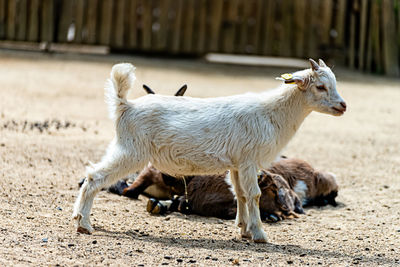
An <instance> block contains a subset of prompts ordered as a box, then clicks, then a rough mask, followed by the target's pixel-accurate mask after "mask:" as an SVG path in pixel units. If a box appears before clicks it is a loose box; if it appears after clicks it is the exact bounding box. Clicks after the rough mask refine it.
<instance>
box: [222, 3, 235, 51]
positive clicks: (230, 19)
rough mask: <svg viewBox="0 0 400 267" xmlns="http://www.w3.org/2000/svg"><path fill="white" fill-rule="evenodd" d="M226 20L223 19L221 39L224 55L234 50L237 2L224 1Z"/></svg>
mask: <svg viewBox="0 0 400 267" xmlns="http://www.w3.org/2000/svg"><path fill="white" fill-rule="evenodd" d="M226 4H227V8H226V18H225V30H224V35H223V39H222V49H223V50H224V52H226V53H232V52H234V50H235V36H236V25H237V23H238V7H239V0H228V1H226Z"/></svg>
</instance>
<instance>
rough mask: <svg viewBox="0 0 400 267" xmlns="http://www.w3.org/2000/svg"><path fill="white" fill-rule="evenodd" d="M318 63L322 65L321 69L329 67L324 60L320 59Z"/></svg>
mask: <svg viewBox="0 0 400 267" xmlns="http://www.w3.org/2000/svg"><path fill="white" fill-rule="evenodd" d="M318 63H319V65H320V66H321V67H323V68H326V67H328V66H327V65H326V64H325V62H324V61H323V60H322V59H319V60H318Z"/></svg>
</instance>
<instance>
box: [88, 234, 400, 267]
mask: <svg viewBox="0 0 400 267" xmlns="http://www.w3.org/2000/svg"><path fill="white" fill-rule="evenodd" d="M95 228H96V231H98V232H101V233H102V234H100V236H104V237H107V238H115V239H117V240H118V239H121V238H123V239H128V240H130V239H132V240H138V239H139V240H141V241H144V242H149V243H160V244H168V245H169V246H172V247H179V248H183V249H189V248H193V247H195V248H196V247H197V248H203V249H204V248H207V249H209V250H211V251H212V250H215V249H219V250H232V251H248V252H249V253H251V252H254V251H256V252H261V253H266V255H268V254H270V253H280V254H284V255H287V256H294V257H307V256H313V257H322V258H326V259H330V258H334V259H343V261H344V262H352V261H358V262H359V263H364V264H365V263H369V264H372V263H373V264H374V265H376V264H379V265H381V264H388V265H393V264H396V262H395V260H393V259H390V258H386V257H384V256H382V257H366V256H365V255H362V254H358V255H350V254H346V253H343V252H336V251H330V250H318V249H308V248H303V247H301V246H298V245H293V244H285V245H277V244H272V243H266V244H256V243H253V242H252V241H248V240H245V239H242V240H240V239H228V240H215V239H212V238H189V237H188V238H181V237H171V236H164V237H160V236H153V235H151V234H148V233H145V232H139V231H126V232H118V231H108V230H106V229H103V228H101V227H95Z"/></svg>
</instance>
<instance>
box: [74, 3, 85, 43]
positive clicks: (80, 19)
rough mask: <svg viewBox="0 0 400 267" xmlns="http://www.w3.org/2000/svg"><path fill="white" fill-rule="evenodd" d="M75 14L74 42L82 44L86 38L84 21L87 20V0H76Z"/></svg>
mask: <svg viewBox="0 0 400 267" xmlns="http://www.w3.org/2000/svg"><path fill="white" fill-rule="evenodd" d="M75 3H76V6H75V10H76V14H75V39H74V42H75V43H78V44H81V43H82V42H83V40H84V39H85V38H86V37H85V36H84V27H85V26H84V23H85V21H86V12H85V10H86V0H76V2H75Z"/></svg>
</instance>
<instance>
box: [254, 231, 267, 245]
mask: <svg viewBox="0 0 400 267" xmlns="http://www.w3.org/2000/svg"><path fill="white" fill-rule="evenodd" d="M253 241H254V243H267V234H266V233H265V232H264V231H263V230H262V229H257V230H255V231H253Z"/></svg>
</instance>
